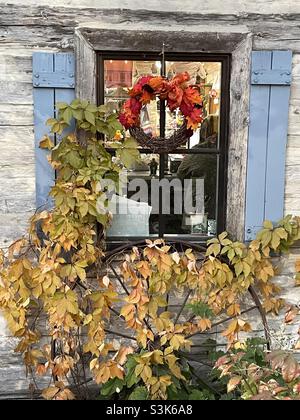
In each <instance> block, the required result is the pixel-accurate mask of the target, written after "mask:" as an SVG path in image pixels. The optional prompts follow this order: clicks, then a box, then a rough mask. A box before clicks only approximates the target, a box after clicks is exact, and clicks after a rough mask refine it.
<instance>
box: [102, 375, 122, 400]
mask: <svg viewBox="0 0 300 420" xmlns="http://www.w3.org/2000/svg"><path fill="white" fill-rule="evenodd" d="M123 387H124V381H122V379H119V378H113V379H110V380H109V381H107V382H106V383H105V384H103V385H102V387H101V395H104V396H105V397H107V396H109V395H113V394H115V393H116V392H117V391H118V393H119V392H121V391H122V389H123Z"/></svg>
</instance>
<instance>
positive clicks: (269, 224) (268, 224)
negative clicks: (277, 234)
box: [264, 220, 273, 229]
mask: <svg viewBox="0 0 300 420" xmlns="http://www.w3.org/2000/svg"><path fill="white" fill-rule="evenodd" d="M264 228H265V229H273V223H272V222H270V220H265V221H264Z"/></svg>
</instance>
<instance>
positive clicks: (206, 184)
mask: <svg viewBox="0 0 300 420" xmlns="http://www.w3.org/2000/svg"><path fill="white" fill-rule="evenodd" d="M167 166H168V169H167V172H166V173H165V177H166V178H167V179H168V180H169V181H170V184H171V185H172V188H171V193H170V203H171V204H170V212H166V214H165V216H164V217H165V233H166V235H200V236H209V235H214V234H215V233H216V231H217V226H216V218H217V204H216V203H217V173H218V156H216V155H209V154H188V155H179V154H170V155H169V157H168V162H167ZM166 196H167V194H166V192H165V193H163V197H166ZM180 203H181V206H180Z"/></svg>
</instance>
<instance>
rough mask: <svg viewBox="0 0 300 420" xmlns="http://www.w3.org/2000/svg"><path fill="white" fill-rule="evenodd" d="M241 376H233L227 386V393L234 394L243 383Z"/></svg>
mask: <svg viewBox="0 0 300 420" xmlns="http://www.w3.org/2000/svg"><path fill="white" fill-rule="evenodd" d="M241 381H242V377H241V376H233V377H232V378H231V379H230V380H229V382H228V384H227V392H232V391H234V390H235V388H236V387H237V386H238V385H239V384H240V383H241Z"/></svg>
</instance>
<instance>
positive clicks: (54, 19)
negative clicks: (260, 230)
mask: <svg viewBox="0 0 300 420" xmlns="http://www.w3.org/2000/svg"><path fill="white" fill-rule="evenodd" d="M9 3H10V5H6V4H5V2H2V1H0V246H4V247H5V246H7V245H8V244H9V242H10V241H11V240H13V239H14V238H17V237H19V235H21V234H22V233H23V232H24V230H25V226H26V220H27V218H28V216H29V214H31V212H32V210H33V209H34V208H35V161H34V137H33V100H32V59H31V57H32V52H33V51H39V50H49V51H60V50H61V51H69V50H72V49H73V34H74V28H75V27H76V26H78V25H84V24H86V23H90V22H96V23H97V24H98V25H101V24H102V23H103V24H105V23H109V24H112V23H113V24H116V25H118V26H119V27H124V28H126V27H128V25H135V24H137V25H142V26H143V27H144V28H147V27H151V28H152V29H153V27H155V28H159V27H166V26H169V25H172V26H173V27H178V29H182V30H184V29H185V28H187V27H188V28H189V30H192V28H193V26H194V27H196V26H197V27H199V25H200V26H201V25H205V26H206V27H209V28H210V29H211V30H213V29H212V28H216V29H215V30H216V31H217V30H218V29H217V28H222V29H225V28H227V29H228V30H229V29H230V30H234V29H235V28H236V29H237V30H238V27H241V26H243V27H245V28H246V29H248V30H249V31H251V32H252V33H253V34H254V49H257V50H261V49H270V50H275V49H292V50H293V52H294V58H293V83H292V95H291V101H290V121H289V138H288V153H287V162H286V199H285V212H286V213H293V214H298V215H300V29H299V24H298V22H299V19H300V3H299V2H298V1H294V0H280V1H279V0H275V1H274V0H256V1H255V2H245V1H244V0H236V1H235V2H233V1H232V0H211V1H207V2H199V1H196V0H186V1H184V2H183V1H181V0H180V1H179V0H172V1H171V0H166V1H163V2H162V1H160V0H148V1H147V2H146V3H142V2H140V1H139V0H122V1H117V0H110V1H108V0H102V1H101V0H100V1H99V0H97V1H96V0H52V2H51V7H49V6H48V5H49V1H48V0H22V5H20V0H10V1H9ZM37 4H38V6H37ZM141 4H142V5H143V8H144V10H141V9H140V7H141ZM200 4H201V6H200ZM246 4H247V7H246V6H245V5H246ZM146 9H148V10H146ZM198 30H199V29H198ZM199 48H201V46H199ZM297 256H300V252H299V251H297V250H295V251H294V253H293V254H292V255H291V257H290V258H288V259H285V260H281V261H280V263H279V264H280V266H281V268H282V272H281V275H280V276H278V277H277V281H278V283H279V284H280V285H281V286H282V287H283V292H282V293H283V296H284V297H285V298H286V299H287V301H289V302H291V303H293V304H298V303H299V302H300V293H299V289H298V290H295V289H293V288H292V286H293V284H294V280H293V264H294V261H295V259H296V257H297ZM270 322H271V326H272V328H273V332H274V334H275V332H276V334H277V336H278V340H279V339H280V340H283V341H284V342H285V343H286V345H287V346H288V347H289V346H291V344H292V343H293V341H294V339H295V337H296V332H297V331H296V327H295V326H289V327H287V328H286V330H280V325H282V322H281V320H280V319H271V320H270ZM13 345H14V340H13V339H12V338H10V337H9V334H8V332H7V330H6V328H5V324H4V322H3V320H2V321H1V320H0V399H1V395H4V393H7V394H8V395H14V394H15V391H16V390H18V395H23V391H24V390H25V389H26V386H27V382H26V381H25V380H24V376H23V374H24V371H23V368H22V366H21V365H20V363H19V358H18V357H17V356H16V355H14V354H13V352H12V348H13ZM15 395H16V394H15ZM2 398H3V397H2Z"/></svg>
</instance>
